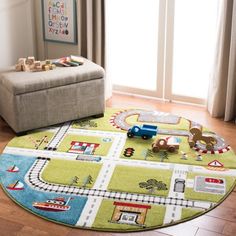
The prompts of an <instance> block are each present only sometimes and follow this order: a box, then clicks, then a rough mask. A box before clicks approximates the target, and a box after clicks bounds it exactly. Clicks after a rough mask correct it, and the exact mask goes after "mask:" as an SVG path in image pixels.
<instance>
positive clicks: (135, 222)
mask: <svg viewBox="0 0 236 236" xmlns="http://www.w3.org/2000/svg"><path fill="white" fill-rule="evenodd" d="M144 124H145V125H144ZM143 125H144V126H143ZM132 127H133V129H132ZM196 130H197V132H195V131H196ZM128 132H129V135H127V133H128ZM132 132H133V133H132ZM195 134H196V135H195ZM235 168H236V156H235V154H234V152H233V150H232V149H231V148H230V146H229V145H228V144H227V142H226V141H225V140H224V138H222V137H220V136H219V135H217V134H215V133H214V132H212V131H210V130H209V129H207V128H205V127H202V125H200V124H198V123H196V122H193V121H190V120H187V119H185V118H182V117H178V116H175V115H171V114H168V113H164V112H160V111H147V110H142V109H128V110H122V109H107V110H106V113H105V116H104V117H103V118H98V119H87V120H76V121H71V122H66V123H64V124H61V125H55V126H51V127H48V128H43V129H39V130H34V131H31V132H28V133H27V134H26V135H24V136H21V137H15V138H14V139H12V140H11V141H10V142H9V143H8V145H7V146H6V147H5V149H4V151H3V153H2V154H1V157H0V170H1V186H2V188H3V189H4V191H5V192H6V194H8V195H9V196H10V197H11V199H13V200H14V201H15V202H16V203H17V204H19V205H20V206H22V207H23V208H24V209H26V210H28V211H30V212H32V213H34V214H36V215H38V216H41V217H43V218H44V219H48V220H49V221H53V222H56V223H61V224H65V225H68V226H71V227H77V228H84V229H94V230H101V231H117V232H123V231H141V230H148V229H156V228H160V227H163V226H170V225H173V224H176V223H181V222H184V221H187V220H191V219H193V218H195V217H197V216H200V215H202V214H204V213H206V212H207V211H209V210H211V209H213V208H214V207H216V206H217V205H218V204H220V203H221V202H222V201H224V199H225V198H226V197H227V196H228V195H229V194H230V192H231V191H232V190H233V188H234V186H235V179H236V169H235Z"/></svg>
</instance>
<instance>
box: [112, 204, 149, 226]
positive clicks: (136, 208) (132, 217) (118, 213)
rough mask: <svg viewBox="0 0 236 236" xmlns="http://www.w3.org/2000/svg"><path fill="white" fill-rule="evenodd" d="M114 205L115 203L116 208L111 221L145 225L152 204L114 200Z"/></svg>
mask: <svg viewBox="0 0 236 236" xmlns="http://www.w3.org/2000/svg"><path fill="white" fill-rule="evenodd" d="M113 205H115V209H114V211H113V215H112V219H111V221H110V222H111V223H118V224H129V225H138V226H142V227H145V224H144V223H145V218H146V215H147V211H148V209H150V208H151V206H149V205H141V204H133V203H126V202H114V203H113Z"/></svg>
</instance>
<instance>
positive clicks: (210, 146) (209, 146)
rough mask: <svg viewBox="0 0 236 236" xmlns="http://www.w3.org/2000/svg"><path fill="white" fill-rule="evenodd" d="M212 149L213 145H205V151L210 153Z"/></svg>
mask: <svg viewBox="0 0 236 236" xmlns="http://www.w3.org/2000/svg"><path fill="white" fill-rule="evenodd" d="M213 147H214V145H213V144H212V143H208V144H206V149H207V151H212V150H213Z"/></svg>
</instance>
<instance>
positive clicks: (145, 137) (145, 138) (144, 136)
mask: <svg viewBox="0 0 236 236" xmlns="http://www.w3.org/2000/svg"><path fill="white" fill-rule="evenodd" d="M149 138H150V137H149V136H147V135H143V136H142V139H144V140H147V139H149Z"/></svg>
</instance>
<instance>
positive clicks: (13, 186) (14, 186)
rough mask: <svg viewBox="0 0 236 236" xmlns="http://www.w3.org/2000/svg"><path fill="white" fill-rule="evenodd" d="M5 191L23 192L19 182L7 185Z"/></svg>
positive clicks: (22, 186)
mask: <svg viewBox="0 0 236 236" xmlns="http://www.w3.org/2000/svg"><path fill="white" fill-rule="evenodd" d="M7 189H9V190H23V189H24V184H23V183H21V182H20V181H19V180H17V181H16V182H15V183H13V184H9V185H8V186H7Z"/></svg>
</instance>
